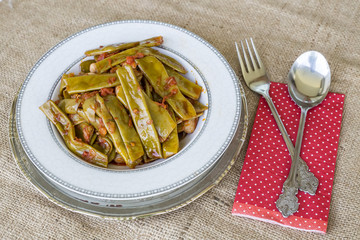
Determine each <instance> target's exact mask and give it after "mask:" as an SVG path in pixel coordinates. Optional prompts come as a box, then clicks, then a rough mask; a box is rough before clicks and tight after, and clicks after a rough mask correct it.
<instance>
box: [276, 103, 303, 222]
mask: <svg viewBox="0 0 360 240" xmlns="http://www.w3.org/2000/svg"><path fill="white" fill-rule="evenodd" d="M307 111H308V109H307V108H301V115H300V122H299V129H298V133H297V136H296V143H295V150H294V157H293V160H292V163H291V168H290V172H289V176H288V178H287V179H286V180H285V182H284V185H283V193H282V194H280V196H279V199H278V200H277V201H276V207H277V208H278V209H279V211H280V212H281V214H282V215H283V216H284V217H289V216H290V215H292V214H294V213H295V212H296V211H297V210H298V208H299V203H298V198H297V197H296V194H297V193H298V190H297V189H298V182H297V180H296V175H297V168H298V161H299V155H300V150H301V143H302V138H303V133H304V126H305V120H306V114H307Z"/></svg>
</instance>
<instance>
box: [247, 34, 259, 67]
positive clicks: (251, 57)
mask: <svg viewBox="0 0 360 240" xmlns="http://www.w3.org/2000/svg"><path fill="white" fill-rule="evenodd" d="M245 43H246V47H247V50H248V53H249V56H250V59H251V63H252V66H253V69H254V70H255V69H256V68H257V65H256V64H255V61H254V57H253V54H252V53H251V49H250V47H249V43H248V40H247V39H245Z"/></svg>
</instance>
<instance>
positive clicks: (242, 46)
mask: <svg viewBox="0 0 360 240" xmlns="http://www.w3.org/2000/svg"><path fill="white" fill-rule="evenodd" d="M240 43H241V48H242V51H243V55H244V59H245V63H246V68H247V71H248V72H250V71H251V70H252V69H251V66H250V63H249V59H248V57H247V56H246V52H245V48H244V44H243V41H240Z"/></svg>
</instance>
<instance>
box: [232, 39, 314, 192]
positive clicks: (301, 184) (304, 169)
mask: <svg viewBox="0 0 360 240" xmlns="http://www.w3.org/2000/svg"><path fill="white" fill-rule="evenodd" d="M250 42H251V46H252V50H253V52H254V54H255V57H256V59H255V58H254V56H253V54H252V51H251V49H250V46H249V43H248V41H247V40H246V39H245V43H246V47H247V54H248V55H249V56H250V60H251V64H250V62H249V59H248V57H247V54H246V51H245V48H244V44H243V41H241V42H240V43H241V48H242V53H243V58H244V60H245V64H244V61H243V60H242V57H241V53H240V50H239V47H238V44H237V43H236V42H235V47H236V51H237V54H238V58H239V62H240V67H241V72H242V75H243V78H244V80H245V82H246V85H247V86H248V87H249V88H250V89H251V90H252V91H254V92H256V93H259V94H261V95H262V96H263V97H264V98H265V100H266V102H267V103H268V105H269V107H270V110H271V113H272V115H273V117H274V119H275V121H276V123H277V125H278V127H279V130H280V132H281V135H282V136H283V139H284V141H285V143H286V147H287V148H288V150H289V153H290V155H291V158H293V156H294V145H293V144H292V142H291V140H290V137H289V135H288V134H287V132H286V129H285V127H284V124H283V123H282V121H281V119H280V117H279V114H278V112H277V110H276V108H275V105H274V103H273V101H272V99H271V97H270V95H269V89H270V81H269V78H268V77H267V75H266V69H265V66H264V64H263V63H262V61H261V59H260V56H259V54H258V53H257V51H256V48H255V45H254V42H253V40H252V38H250ZM298 164H299V165H298V172H297V178H296V179H297V182H298V188H299V189H300V190H301V191H304V192H307V193H309V194H310V195H315V193H316V190H317V187H318V185H319V180H318V179H317V178H316V177H315V176H314V174H313V173H312V172H310V171H309V167H308V166H307V165H306V163H305V162H304V160H302V159H301V158H299V161H298Z"/></svg>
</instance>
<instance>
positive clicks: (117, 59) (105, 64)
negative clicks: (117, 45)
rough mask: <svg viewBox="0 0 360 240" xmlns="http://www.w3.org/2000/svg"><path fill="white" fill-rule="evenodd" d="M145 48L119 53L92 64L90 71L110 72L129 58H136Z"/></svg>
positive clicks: (135, 48)
mask: <svg viewBox="0 0 360 240" xmlns="http://www.w3.org/2000/svg"><path fill="white" fill-rule="evenodd" d="M143 49H144V48H143V47H141V46H139V47H134V48H130V49H128V50H125V51H123V52H119V53H117V54H115V55H112V56H110V57H108V58H105V59H103V60H101V61H98V62H96V63H93V64H91V66H90V71H91V72H93V73H103V72H106V71H107V70H109V69H110V68H111V67H113V66H116V65H118V64H121V63H123V62H125V61H126V58H127V57H132V56H135V54H137V53H139V52H141V51H142V50H143Z"/></svg>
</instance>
